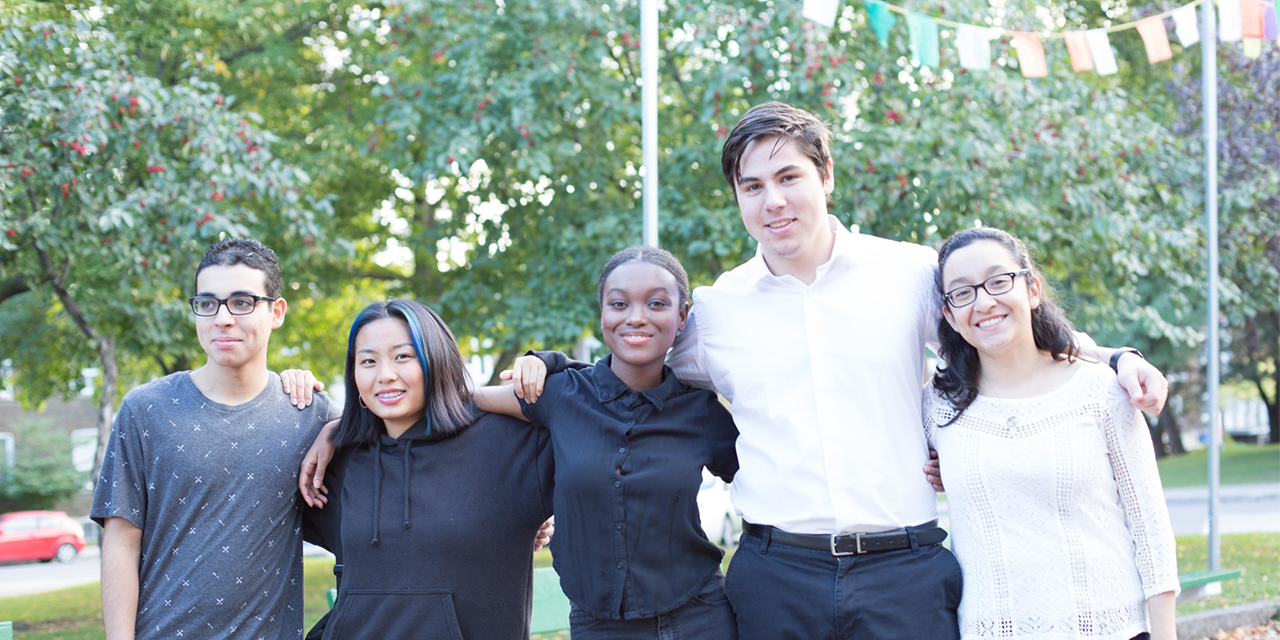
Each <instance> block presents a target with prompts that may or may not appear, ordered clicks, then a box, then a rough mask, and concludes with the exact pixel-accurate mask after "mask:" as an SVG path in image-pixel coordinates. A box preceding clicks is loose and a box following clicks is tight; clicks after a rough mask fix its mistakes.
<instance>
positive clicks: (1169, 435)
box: [1152, 406, 1187, 458]
mask: <svg viewBox="0 0 1280 640" xmlns="http://www.w3.org/2000/svg"><path fill="white" fill-rule="evenodd" d="M1153 435H1154V436H1155V437H1153V438H1152V440H1153V441H1154V444H1155V448H1156V457H1157V458H1163V457H1164V456H1167V455H1182V454H1184V453H1186V452H1187V450H1186V449H1185V448H1184V447H1183V446H1182V425H1181V424H1180V423H1179V422H1178V414H1177V412H1176V411H1174V410H1173V408H1172V407H1167V406H1166V407H1165V408H1164V411H1162V412H1160V417H1159V418H1158V419H1157V420H1156V428H1155V433H1154V434H1153Z"/></svg>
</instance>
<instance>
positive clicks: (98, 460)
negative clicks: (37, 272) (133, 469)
mask: <svg viewBox="0 0 1280 640" xmlns="http://www.w3.org/2000/svg"><path fill="white" fill-rule="evenodd" d="M36 255H38V256H39V257H40V266H41V268H42V269H43V270H44V274H45V277H46V278H47V279H48V282H49V284H50V285H51V286H52V287H53V291H54V293H56V294H57V296H58V300H59V301H60V302H62V309H63V311H65V312H66V314H67V315H68V316H70V317H71V320H72V321H73V322H75V324H76V327H78V328H79V329H80V332H81V333H83V334H84V335H85V337H86V338H88V339H89V342H90V344H92V345H93V346H94V347H95V348H96V349H97V350H98V364H99V366H101V367H102V392H101V393H100V394H98V421H97V422H98V424H97V427H98V449H97V451H96V452H94V456H93V473H92V475H91V476H89V477H90V478H93V479H94V480H95V481H96V480H97V478H98V473H99V472H100V471H101V470H102V458H103V456H105V455H106V452H107V440H108V439H109V438H110V437H111V423H112V421H113V420H114V419H115V408H116V384H117V382H118V381H119V378H120V368H119V367H118V366H117V363H116V341H115V340H113V339H112V338H111V337H109V336H105V335H102V334H101V333H99V332H98V330H97V329H94V327H93V325H91V324H89V319H88V318H87V317H86V316H85V314H84V312H83V311H82V310H81V309H80V305H78V304H76V301H75V300H74V299H72V297H71V294H70V292H68V291H67V287H66V283H64V282H63V279H62V276H60V275H58V272H57V271H56V270H54V268H53V261H52V260H50V259H49V254H47V253H45V251H44V249H42V248H40V247H39V246H37V247H36Z"/></svg>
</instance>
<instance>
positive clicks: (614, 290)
mask: <svg viewBox="0 0 1280 640" xmlns="http://www.w3.org/2000/svg"><path fill="white" fill-rule="evenodd" d="M657 292H662V293H672V291H671V289H668V288H667V287H654V288H652V289H650V290H649V291H648V293H646V294H645V295H650V296H651V295H653V294H654V293H657ZM619 293H620V294H623V295H626V293H627V292H626V291H624V290H623V289H619V288H618V287H612V288H610V289H609V290H608V291H606V292H605V295H614V294H619Z"/></svg>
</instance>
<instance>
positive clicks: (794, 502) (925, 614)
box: [668, 102, 1167, 640]
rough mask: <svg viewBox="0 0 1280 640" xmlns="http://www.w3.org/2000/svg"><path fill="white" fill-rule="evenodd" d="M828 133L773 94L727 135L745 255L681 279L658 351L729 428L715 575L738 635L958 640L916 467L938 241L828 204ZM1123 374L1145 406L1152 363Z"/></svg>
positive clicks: (747, 638)
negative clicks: (680, 308) (726, 540)
mask: <svg viewBox="0 0 1280 640" xmlns="http://www.w3.org/2000/svg"><path fill="white" fill-rule="evenodd" d="M829 137H830V133H829V131H828V130H827V128H826V126H825V125H824V124H823V123H822V122H821V121H820V120H818V119H817V118H816V117H815V116H813V115H812V114H810V113H808V112H805V111H802V110H800V109H796V108H794V107H791V106H790V105H786V104H783V103H777V102H774V103H768V104H763V105H759V106H756V107H754V108H752V109H751V110H749V111H748V112H747V113H746V114H745V115H744V116H743V118H742V120H741V121H739V122H738V124H737V125H736V126H735V127H734V129H733V131H732V132H731V133H730V134H729V137H728V138H727V140H726V141H725V145H724V150H723V154H722V170H723V173H724V176H725V179H726V180H727V181H728V182H729V185H730V187H731V188H732V189H733V191H734V196H735V199H736V201H737V204H738V208H739V211H740V213H741V215H742V223H743V225H744V226H745V227H746V229H747V232H748V233H750V234H751V236H752V237H753V238H755V239H756V240H757V241H758V242H759V248H758V252H757V254H756V256H755V257H754V258H753V259H751V260H749V261H747V262H746V263H744V264H742V265H740V266H739V267H737V268H735V269H733V270H732V271H729V272H728V273H725V274H724V275H722V276H720V278H719V279H718V280H717V281H716V283H715V284H714V285H713V286H710V287H700V288H698V289H697V290H696V291H694V294H693V298H694V304H693V309H692V312H691V313H690V314H689V319H688V321H687V322H686V324H685V329H684V331H683V333H681V335H680V338H679V339H678V340H677V341H676V344H675V347H674V348H673V350H672V352H671V354H670V356H669V358H668V364H670V365H671V366H672V368H673V369H674V370H675V372H676V374H677V375H678V376H679V377H680V378H681V379H682V380H685V381H689V382H691V383H693V384H698V385H700V386H708V387H711V388H714V389H715V390H716V391H718V392H720V393H721V394H723V395H724V396H726V397H727V398H728V399H729V400H730V401H731V402H732V412H733V416H734V421H735V422H736V423H737V426H738V429H739V432H740V436H739V438H738V444H737V449H738V457H739V462H740V465H741V467H740V470H739V471H738V474H737V476H736V477H735V478H734V482H733V502H734V505H735V507H736V508H737V509H738V511H740V512H741V513H742V516H743V519H744V525H743V528H744V535H743V537H742V542H741V546H740V547H739V549H738V551H737V553H736V554H735V555H734V557H733V561H732V563H731V564H730V567H729V574H728V577H727V582H726V589H727V591H728V594H729V598H730V601H731V602H732V604H733V607H734V611H735V612H736V614H737V617H738V631H739V637H740V638H742V639H743V640H755V639H761V640H765V639H767V640H788V639H792V640H837V639H839V640H844V639H847V638H852V637H857V638H859V640H880V639H883V640H889V639H895V640H896V639H898V638H930V639H931V640H946V639H948V638H958V637H959V629H958V626H957V619H956V607H957V606H958V604H959V601H960V587H961V575H960V567H959V565H958V564H957V563H956V560H955V558H954V557H953V556H952V555H951V554H950V552H949V551H947V550H946V549H944V548H943V547H942V546H941V545H940V544H939V543H940V542H941V541H942V540H943V538H945V533H944V532H943V531H941V530H940V529H939V528H938V527H937V520H936V519H937V508H936V499H935V497H934V493H933V490H932V489H931V488H930V486H929V484H928V482H926V480H925V475H924V474H922V473H921V467H922V466H924V465H925V463H926V461H927V459H928V453H927V446H926V443H925V435H924V430H923V427H922V421H921V394H922V388H923V376H924V374H923V372H924V356H925V346H926V345H928V344H936V343H937V336H936V330H937V323H938V320H939V317H940V312H939V295H938V294H937V293H936V291H935V288H934V287H935V285H934V273H935V271H936V269H937V253H936V252H935V251H934V250H933V249H930V248H928V247H923V246H919V245H915V244H910V243H903V242H894V241H890V240H885V239H882V238H877V237H874V236H870V235H862V234H855V233H851V232H850V231H849V230H848V229H846V228H845V227H844V226H843V225H841V224H840V223H839V221H837V220H836V218H834V217H832V216H830V215H828V214H827V209H828V206H829V200H828V196H829V195H830V194H831V193H832V191H833V190H834V186H835V185H834V179H833V163H832V159H831V152H830V148H829V142H828V140H829ZM998 285H999V282H994V283H991V284H989V285H988V286H992V287H995V286H998ZM743 318H751V320H750V321H749V322H746V321H743ZM1110 353H1111V351H1110V350H1107V349H1099V350H1097V351H1096V352H1095V353H1093V355H1094V356H1095V357H1100V358H1102V359H1105V358H1106V357H1107V356H1108V355H1110ZM1112 362H1113V363H1114V362H1115V361H1114V360H1113V361H1112ZM760 363H768V365H767V366H764V367H762V366H760ZM1120 373H1121V382H1122V383H1124V386H1125V388H1126V389H1128V390H1129V391H1130V393H1131V396H1132V398H1133V399H1134V401H1135V404H1138V405H1139V406H1140V407H1141V408H1144V409H1154V410H1157V411H1158V409H1159V407H1160V406H1162V405H1163V403H1164V397H1165V394H1166V391H1167V388H1166V385H1165V382H1164V379H1163V377H1162V376H1160V373H1159V371H1156V370H1155V369H1154V368H1153V367H1150V366H1149V365H1146V363H1145V361H1143V360H1141V359H1140V358H1135V357H1129V358H1123V359H1121V366H1120Z"/></svg>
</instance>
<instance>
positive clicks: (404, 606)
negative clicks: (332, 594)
mask: <svg viewBox="0 0 1280 640" xmlns="http://www.w3.org/2000/svg"><path fill="white" fill-rule="evenodd" d="M338 606H339V607H341V610H340V611H338V612H337V613H338V615H337V619H336V620H334V622H333V635H331V636H328V637H329V638H332V639H333V640H363V639H364V638H369V639H370V640H372V639H374V638H377V639H379V640H410V639H414V638H424V639H430V640H437V639H439V640H444V639H446V638H447V639H448V640H463V638H462V630H461V629H459V628H458V615H457V613H456V612H455V611H454V609H453V592H452V591H450V590H448V589H352V590H351V591H350V592H348V593H345V594H343V595H342V599H341V600H339V601H338Z"/></svg>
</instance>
